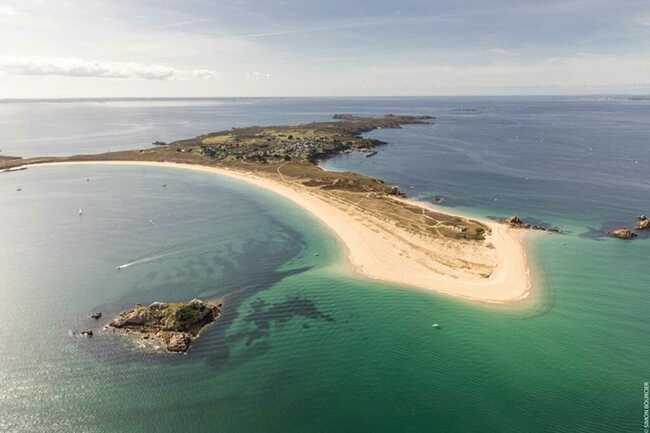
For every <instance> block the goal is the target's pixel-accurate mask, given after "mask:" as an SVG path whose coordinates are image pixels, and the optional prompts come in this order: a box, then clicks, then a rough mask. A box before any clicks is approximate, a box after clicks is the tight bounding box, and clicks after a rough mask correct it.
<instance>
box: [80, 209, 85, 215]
mask: <svg viewBox="0 0 650 433" xmlns="http://www.w3.org/2000/svg"><path fill="white" fill-rule="evenodd" d="M83 214H84V211H83V209H81V208H79V216H81V215H83Z"/></svg>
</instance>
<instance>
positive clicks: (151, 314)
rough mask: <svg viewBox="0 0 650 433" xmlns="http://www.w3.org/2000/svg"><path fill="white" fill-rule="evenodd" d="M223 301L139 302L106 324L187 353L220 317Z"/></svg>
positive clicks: (172, 350) (166, 348) (156, 345)
mask: <svg viewBox="0 0 650 433" xmlns="http://www.w3.org/2000/svg"><path fill="white" fill-rule="evenodd" d="M221 308H222V304H221V303H209V302H204V301H202V300H200V299H192V300H191V301H190V302H187V303H182V302H177V303H165V302H153V303H151V304H150V305H136V306H135V307H134V308H131V309H129V310H127V311H124V312H123V313H121V314H120V315H119V316H118V317H117V318H116V319H115V320H113V321H111V322H110V323H109V324H108V325H106V329H115V330H117V331H118V332H120V333H122V334H125V335H129V336H132V337H135V338H137V339H140V340H144V341H148V342H149V343H151V345H152V346H153V347H159V348H163V349H164V350H167V351H169V352H179V353H184V352H187V351H188V349H189V348H190V346H191V344H192V342H193V341H194V340H195V339H196V338H197V337H198V336H199V334H200V332H201V330H202V329H203V328H205V327H206V326H207V325H209V324H210V323H212V322H214V321H215V320H217V319H218V318H219V317H220V316H221Z"/></svg>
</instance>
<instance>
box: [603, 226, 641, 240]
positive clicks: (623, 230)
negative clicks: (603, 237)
mask: <svg viewBox="0 0 650 433" xmlns="http://www.w3.org/2000/svg"><path fill="white" fill-rule="evenodd" d="M607 234H608V235H610V236H612V237H615V238H618V239H626V240H629V239H634V238H635V237H637V234H636V233H634V232H633V231H632V230H630V229H629V228H627V227H620V228H617V229H614V230H610V231H609V232H608V233H607Z"/></svg>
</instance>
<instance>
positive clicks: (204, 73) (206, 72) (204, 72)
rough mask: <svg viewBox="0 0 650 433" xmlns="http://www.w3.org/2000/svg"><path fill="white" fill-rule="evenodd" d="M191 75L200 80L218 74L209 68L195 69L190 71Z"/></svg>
mask: <svg viewBox="0 0 650 433" xmlns="http://www.w3.org/2000/svg"><path fill="white" fill-rule="evenodd" d="M192 75H193V76H194V77H195V78H200V79H202V80H214V79H216V78H219V74H218V73H217V72H216V71H213V70H211V69H195V70H194V71H192Z"/></svg>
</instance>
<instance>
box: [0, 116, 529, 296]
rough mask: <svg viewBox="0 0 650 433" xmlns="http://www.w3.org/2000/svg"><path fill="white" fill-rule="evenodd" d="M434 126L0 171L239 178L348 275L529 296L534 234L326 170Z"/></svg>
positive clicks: (183, 146) (378, 120)
mask: <svg viewBox="0 0 650 433" xmlns="http://www.w3.org/2000/svg"><path fill="white" fill-rule="evenodd" d="M434 121H435V119H434V118H432V117H430V116H406V115H392V114H388V115H385V116H380V117H359V116H355V115H351V114H338V115H335V116H334V119H333V120H331V121H325V122H313V123H306V124H301V125H282V126H252V127H245V128H233V129H229V130H225V131H219V132H214V133H208V134H204V135H200V136H197V137H194V138H189V139H185V140H179V141H176V142H172V143H169V144H157V145H155V146H154V147H151V148H147V149H139V150H129V151H119V152H111V153H104V154H96V155H75V156H70V157H39V158H29V159H18V160H16V159H11V160H10V159H7V160H4V161H0V169H3V168H4V169H8V168H15V167H25V166H30V165H43V164H48V165H52V164H88V163H92V164H124V165H149V166H157V167H175V168H182V169H191V170H197V171H202V172H205V173H212V174H217V175H222V176H228V177H231V178H235V179H238V180H241V181H244V182H247V183H249V184H251V185H255V186H258V187H261V188H265V189H267V190H270V191H272V192H274V193H276V194H278V195H280V196H282V197H284V198H286V199H288V200H291V201H292V202H294V203H295V204H297V205H298V206H300V207H302V208H303V209H305V210H306V211H308V212H309V213H311V214H312V215H313V216H314V217H315V218H317V219H318V220H320V222H322V223H323V224H324V225H325V226H327V227H328V228H329V229H330V230H331V231H332V232H333V233H334V234H335V235H336V236H337V237H338V239H339V240H340V242H341V244H342V246H343V248H344V251H345V252H346V256H347V260H346V261H345V263H342V266H341V267H340V268H341V269H342V270H344V271H345V272H349V273H352V274H355V275H359V276H362V277H364V278H369V279H374V280H379V281H383V282H387V283H392V284H396V285H399V286H406V287H413V288H418V289H425V290H432V291H436V292H438V293H443V294H447V295H451V296H455V297H460V298H465V299H468V300H472V301H478V302H486V303H504V302H518V301H521V300H523V299H526V298H527V297H528V296H529V294H530V293H531V288H532V277H531V272H530V267H529V264H528V258H527V256H526V251H525V247H524V238H525V237H526V236H527V234H526V233H527V232H529V231H527V230H519V229H516V228H513V227H511V226H510V225H508V224H502V223H500V222H495V221H490V220H487V219H485V220H484V219H478V218H471V217H467V216H465V215H461V214H454V213H452V212H450V211H449V210H448V209H444V210H443V209H441V208H439V207H436V206H435V204H432V203H422V202H417V201H412V200H409V199H408V198H407V197H406V194H404V193H403V192H402V191H400V189H399V188H398V187H396V186H393V185H389V184H387V183H385V182H384V181H383V180H381V179H376V178H373V177H368V176H364V175H361V174H358V173H353V172H330V171H326V170H324V169H323V168H321V167H320V166H319V165H318V163H319V161H321V160H323V159H325V158H328V157H331V156H333V155H337V154H341V153H347V152H365V153H367V154H370V153H372V152H376V151H377V149H378V148H379V147H380V146H382V145H385V143H383V142H381V141H379V140H376V139H372V138H369V137H368V136H367V135H366V133H368V132H370V131H372V130H375V129H378V128H402V127H404V126H407V125H410V127H430V125H431V124H432V123H433V122H434Z"/></svg>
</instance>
